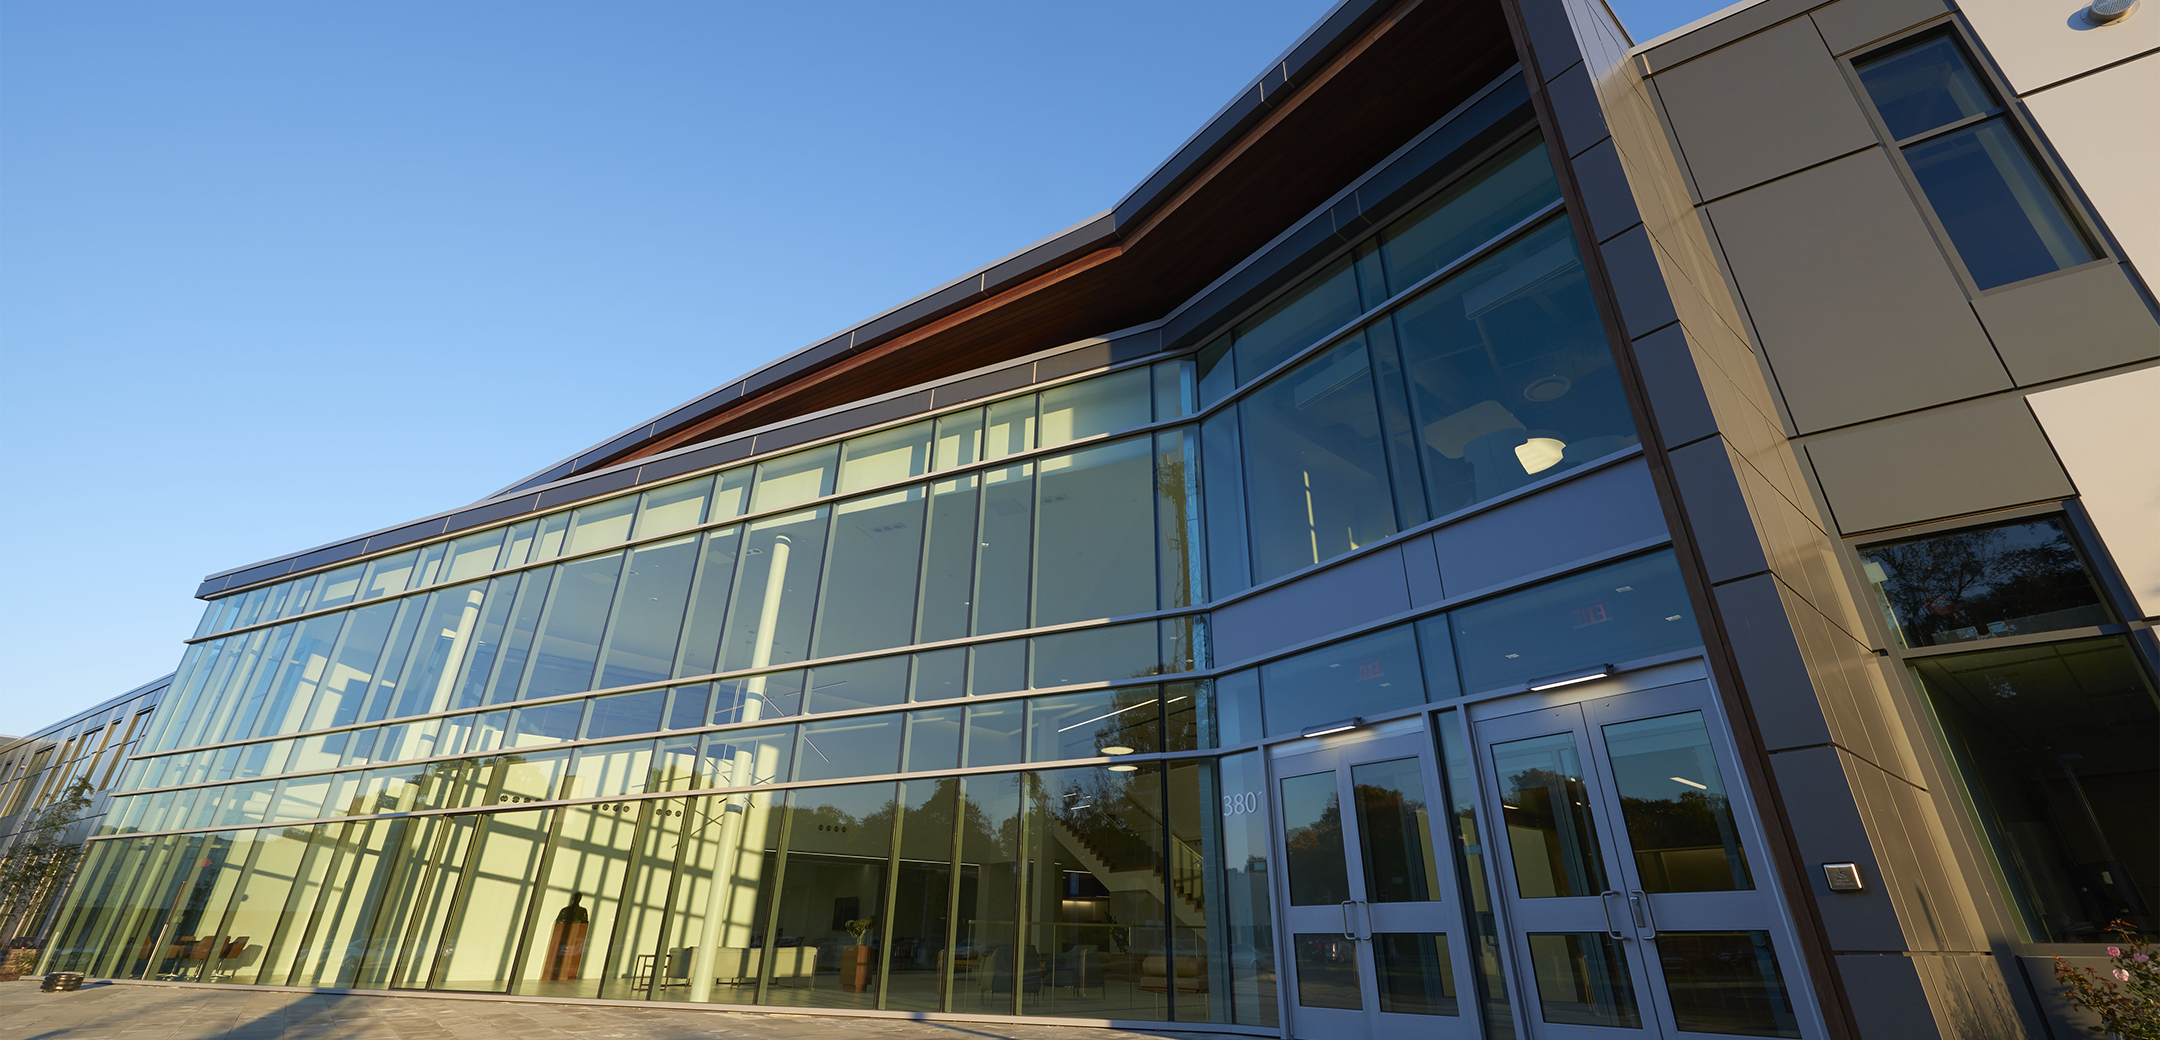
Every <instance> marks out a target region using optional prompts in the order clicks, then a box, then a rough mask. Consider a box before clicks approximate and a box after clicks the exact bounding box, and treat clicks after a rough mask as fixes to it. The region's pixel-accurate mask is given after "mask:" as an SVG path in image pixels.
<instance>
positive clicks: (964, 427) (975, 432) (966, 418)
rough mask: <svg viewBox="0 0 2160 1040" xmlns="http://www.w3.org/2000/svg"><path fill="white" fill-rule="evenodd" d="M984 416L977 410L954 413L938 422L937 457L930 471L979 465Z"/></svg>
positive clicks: (933, 459) (935, 456)
mask: <svg viewBox="0 0 2160 1040" xmlns="http://www.w3.org/2000/svg"><path fill="white" fill-rule="evenodd" d="M982 439H983V412H982V409H980V408H975V409H971V410H969V411H965V412H954V413H953V414H951V415H948V416H945V417H943V418H940V419H939V420H938V421H937V442H936V446H935V452H936V454H935V455H934V456H933V458H932V463H931V468H932V469H951V468H953V467H955V466H972V465H974V464H975V463H977V462H980V461H982V457H983V454H982V448H983V444H982Z"/></svg>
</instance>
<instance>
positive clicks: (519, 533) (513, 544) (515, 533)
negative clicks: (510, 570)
mask: <svg viewBox="0 0 2160 1040" xmlns="http://www.w3.org/2000/svg"><path fill="white" fill-rule="evenodd" d="M539 527H540V521H538V520H527V521H525V522H524V523H522V524H517V525H515V526H513V527H511V528H510V533H509V534H507V535H504V536H503V547H502V557H501V558H500V559H498V560H496V561H495V566H496V568H497V569H500V568H503V567H515V566H518V565H519V564H522V563H525V562H526V561H527V560H529V559H531V558H532V546H533V537H534V535H535V534H536V533H537V532H538V530H539Z"/></svg>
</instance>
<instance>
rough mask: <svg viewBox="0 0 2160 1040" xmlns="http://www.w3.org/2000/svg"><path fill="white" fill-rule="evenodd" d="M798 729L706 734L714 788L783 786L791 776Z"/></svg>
mask: <svg viewBox="0 0 2160 1040" xmlns="http://www.w3.org/2000/svg"><path fill="white" fill-rule="evenodd" d="M794 747H795V727H793V726H773V727H770V728H766V729H736V730H729V731H727V732H725V733H708V734H706V735H705V750H704V755H705V759H706V761H707V763H708V766H707V768H708V769H709V770H710V771H711V776H712V782H711V784H710V785H708V786H712V787H753V786H756V785H758V784H774V783H780V782H781V781H782V780H783V779H784V778H785V777H786V776H787V775H788V764H789V759H790V756H791V755H792V754H793V752H794Z"/></svg>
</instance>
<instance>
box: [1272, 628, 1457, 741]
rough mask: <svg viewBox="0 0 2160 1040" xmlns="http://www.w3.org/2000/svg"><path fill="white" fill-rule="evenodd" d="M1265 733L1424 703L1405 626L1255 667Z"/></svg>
mask: <svg viewBox="0 0 2160 1040" xmlns="http://www.w3.org/2000/svg"><path fill="white" fill-rule="evenodd" d="M1260 695H1261V700H1262V703H1263V704H1265V705H1266V708H1267V711H1266V717H1267V731H1268V733H1269V734H1270V735H1273V734H1278V733H1296V732H1299V731H1300V730H1303V729H1304V728H1306V727H1307V726H1313V725H1318V724H1320V723H1325V722H1336V721H1339V720H1342V719H1348V718H1351V717H1353V716H1366V715H1378V714H1381V713H1383V712H1387V711H1391V710H1393V709H1396V708H1405V707H1409V706H1410V705H1413V704H1422V703H1424V702H1425V684H1424V682H1423V681H1422V680H1421V678H1420V676H1419V668H1418V654H1417V642H1416V640H1415V639H1414V638H1413V637H1412V636H1411V634H1410V627H1409V626H1408V625H1402V626H1398V627H1396V628H1391V629H1388V630H1387V631H1385V632H1378V633H1375V634H1373V635H1369V636H1365V637H1363V638H1361V639H1352V640H1350V641H1348V642H1345V643H1337V644H1335V645H1333V646H1326V647H1321V648H1320V649H1318V650H1311V651H1307V652H1306V653H1302V654H1299V655H1297V656H1296V657H1292V658H1288V659H1286V660H1282V661H1277V662H1275V663H1274V664H1270V665H1264V666H1262V667H1261V669H1260Z"/></svg>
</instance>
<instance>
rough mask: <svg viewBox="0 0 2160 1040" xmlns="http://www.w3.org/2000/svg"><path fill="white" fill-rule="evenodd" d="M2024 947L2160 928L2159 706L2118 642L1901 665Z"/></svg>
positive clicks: (2018, 649) (1957, 656) (2020, 649)
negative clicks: (2122, 924)
mask: <svg viewBox="0 0 2160 1040" xmlns="http://www.w3.org/2000/svg"><path fill="white" fill-rule="evenodd" d="M1912 667H1913V671H1914V673H1915V674H1916V675H1917V676H1918V678H1919V680H1920V685H1921V686H1922V688H1924V689H1925V690H1926V691H1927V696H1928V702H1929V703H1930V704H1931V705H1932V706H1933V707H1934V709H1935V718H1936V720H1937V722H1938V723H1939V724H1940V726H1941V732H1942V737H1943V740H1944V741H1945V743H1947V744H1948V745H1949V750H1950V754H1951V757H1952V758H1953V760H1954V761H1955V763H1956V766H1957V770H1958V775H1959V780H1960V784H1961V787H1962V789H1963V793H1964V795H1965V796H1966V798H1967V799H1968V804H1969V808H1970V809H1971V811H1972V813H1973V816H1974V818H1975V820H1976V821H1977V823H1978V824H1979V827H1980V829H1981V831H1982V832H1983V833H1984V834H1986V836H1987V838H1988V841H1989V843H1990V845H1991V852H1992V858H1993V860H1994V864H1993V865H1994V867H1995V869H1996V870H1997V871H1998V872H1999V876H2000V877H2001V878H2002V879H2003V880H2004V881H2005V882H2006V887H2007V888H2008V889H2009V890H2010V894H2011V895H2012V897H2013V899H2014V900H2015V902H2016V904H2017V909H2018V911H2019V912H2020V914H2021V916H2022V917H2023V919H2024V921H2023V923H2024V926H2025V931H2026V935H2025V938H2026V940H2027V941H2029V942H2097V941H2099V940H2101V939H2102V938H2104V935H2103V929H2105V928H2106V927H2107V925H2108V922H2110V921H2113V920H2115V919H2117V918H2122V919H2125V920H2128V921H2129V922H2130V923H2131V924H2132V925H2133V926H2134V927H2137V928H2139V929H2142V930H2143V931H2145V932H2146V933H2148V934H2149V933H2151V932H2153V931H2154V930H2155V928H2156V927H2160V920H2156V919H2155V917H2154V915H2153V911H2152V908H2153V907H2155V906H2160V831H2155V829H2154V827H2153V825H2152V822H2153V806H2154V805H2156V804H2160V765H2156V762H2160V759H2156V757H2155V755H2154V754H2153V749H2154V748H2155V747H2156V746H2160V706H2156V702H2155V699H2154V696H2153V690H2152V686H2151V684H2150V682H2149V681H2148V680H2147V679H2146V677H2145V675H2144V672H2143V670H2142V669H2141V668H2139V666H2138V662H2137V659H2136V657H2135V655H2134V654H2133V653H2132V652H2131V649H2130V647H2129V645H2128V644H2127V643H2126V642H2124V641H2123V640H2122V639H2119V638H2110V639H2091V640H2083V641H2080V642H2074V643H2061V644H2055V645H2049V646H2028V647H2016V648H2012V649H2007V650H1987V651H1980V652H1976V653H1969V654H1950V655H1945V656H1940V657H1929V658H1926V659H1923V660H1921V661H1919V662H1918V663H1916V664H1914V665H1913V666H1912Z"/></svg>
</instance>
